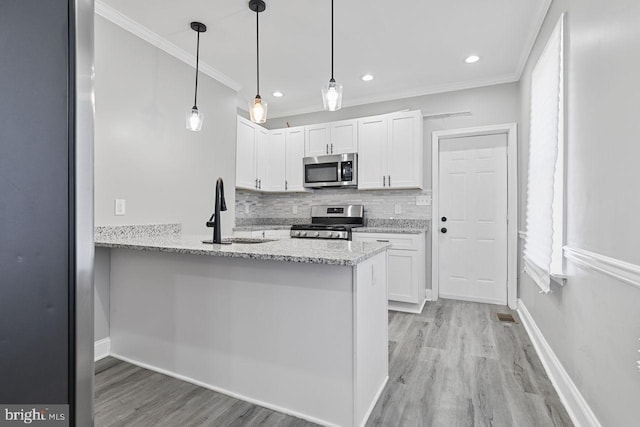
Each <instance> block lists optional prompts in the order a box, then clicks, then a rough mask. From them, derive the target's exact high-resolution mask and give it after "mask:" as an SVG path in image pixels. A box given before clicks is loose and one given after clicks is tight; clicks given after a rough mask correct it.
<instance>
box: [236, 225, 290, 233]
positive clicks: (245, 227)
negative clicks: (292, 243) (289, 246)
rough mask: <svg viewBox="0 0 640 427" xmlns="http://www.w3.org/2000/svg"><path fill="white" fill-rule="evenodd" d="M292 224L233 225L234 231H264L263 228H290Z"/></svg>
mask: <svg viewBox="0 0 640 427" xmlns="http://www.w3.org/2000/svg"><path fill="white" fill-rule="evenodd" d="M289 229H291V224H288V225H287V224H263V225H260V224H258V225H240V226H237V227H233V231H258V230H260V231H262V230H289Z"/></svg>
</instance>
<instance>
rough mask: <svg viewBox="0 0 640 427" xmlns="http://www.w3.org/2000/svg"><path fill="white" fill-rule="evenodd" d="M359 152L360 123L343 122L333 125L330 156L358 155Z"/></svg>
mask: <svg viewBox="0 0 640 427" xmlns="http://www.w3.org/2000/svg"><path fill="white" fill-rule="evenodd" d="M357 151H358V121H357V120H343V121H340V122H332V123H331V140H330V141H329V154H344V153H356V152H357Z"/></svg>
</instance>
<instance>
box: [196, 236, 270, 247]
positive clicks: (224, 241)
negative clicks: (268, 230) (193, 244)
mask: <svg viewBox="0 0 640 427" xmlns="http://www.w3.org/2000/svg"><path fill="white" fill-rule="evenodd" d="M275 240H276V239H261V238H257V237H226V238H223V239H222V244H223V245H230V244H232V243H238V244H243V245H244V244H250V245H253V244H257V243H267V242H275ZM202 243H206V244H209V245H211V244H213V242H212V240H203V241H202Z"/></svg>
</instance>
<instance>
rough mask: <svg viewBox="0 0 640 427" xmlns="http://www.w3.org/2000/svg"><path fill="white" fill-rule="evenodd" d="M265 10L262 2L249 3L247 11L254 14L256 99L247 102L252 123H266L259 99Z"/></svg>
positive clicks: (252, 1) (263, 108)
mask: <svg viewBox="0 0 640 427" xmlns="http://www.w3.org/2000/svg"><path fill="white" fill-rule="evenodd" d="M266 8H267V5H266V4H265V2H264V0H250V1H249V9H251V11H253V12H255V13H256V97H255V98H254V99H252V100H250V101H249V115H250V116H251V121H252V122H253V123H265V122H266V121H267V103H266V102H265V101H263V100H262V98H261V97H260V12H264V11H265V9H266Z"/></svg>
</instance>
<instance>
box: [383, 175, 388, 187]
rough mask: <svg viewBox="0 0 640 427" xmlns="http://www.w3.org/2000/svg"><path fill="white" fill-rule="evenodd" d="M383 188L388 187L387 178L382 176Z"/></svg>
mask: <svg viewBox="0 0 640 427" xmlns="http://www.w3.org/2000/svg"><path fill="white" fill-rule="evenodd" d="M382 186H383V187H386V186H387V177H386V176H384V175H382Z"/></svg>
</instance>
